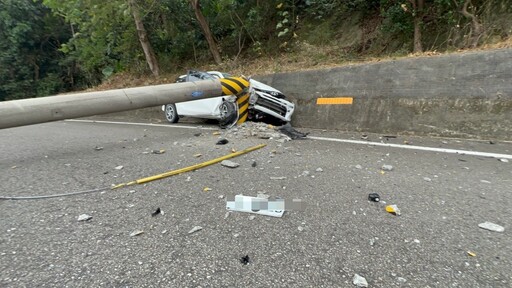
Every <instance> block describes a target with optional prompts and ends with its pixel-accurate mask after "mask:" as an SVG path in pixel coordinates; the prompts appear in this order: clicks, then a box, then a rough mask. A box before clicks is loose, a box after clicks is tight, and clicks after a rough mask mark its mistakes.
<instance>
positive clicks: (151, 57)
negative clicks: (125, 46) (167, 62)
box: [128, 0, 160, 77]
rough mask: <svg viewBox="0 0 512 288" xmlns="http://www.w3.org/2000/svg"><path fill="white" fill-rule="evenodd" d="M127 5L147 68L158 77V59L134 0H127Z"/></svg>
mask: <svg viewBox="0 0 512 288" xmlns="http://www.w3.org/2000/svg"><path fill="white" fill-rule="evenodd" d="M128 5H130V9H131V11H132V15H133V19H134V20H135V27H136V28H137V35H138V36H139V41H140V44H141V45H142V50H144V55H145V56H146V62H148V65H149V69H151V72H152V73H153V75H154V76H155V77H158V76H159V75H160V67H159V66H158V61H157V60H156V56H155V52H153V48H152V47H151V43H149V39H148V34H147V32H146V29H145V28H144V23H143V22H142V19H141V18H140V14H139V9H138V8H137V6H136V3H135V0H128Z"/></svg>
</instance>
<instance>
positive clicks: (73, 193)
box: [0, 187, 110, 200]
mask: <svg viewBox="0 0 512 288" xmlns="http://www.w3.org/2000/svg"><path fill="white" fill-rule="evenodd" d="M106 190H110V187H104V188H97V189H92V190H85V191H78V192H71V193H62V194H52V195H42V196H0V200H37V199H48V198H58V197H66V196H73V195H80V194H88V193H97V192H102V191H106Z"/></svg>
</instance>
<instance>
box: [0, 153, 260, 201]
mask: <svg viewBox="0 0 512 288" xmlns="http://www.w3.org/2000/svg"><path fill="white" fill-rule="evenodd" d="M265 146H267V145H266V144H259V145H256V146H253V147H250V148H247V149H244V150H241V151H238V152H234V153H231V154H228V155H225V156H222V157H219V158H215V159H212V160H209V161H206V162H203V163H199V164H196V165H192V166H188V167H185V168H181V169H178V170H171V171H168V172H165V173H162V174H158V175H154V176H149V177H145V178H142V179H137V180H135V181H131V182H127V183H121V184H118V185H115V186H112V187H104V188H97V189H92V190H85V191H78V192H71V193H62V194H53V195H42V196H0V200H39V199H49V198H58V197H66V196H74V195H81V194H89V193H97V192H103V191H107V190H114V189H119V188H123V187H126V186H131V185H135V184H144V183H148V182H151V181H155V180H160V179H163V178H167V177H170V176H173V175H178V174H182V173H185V172H190V171H193V170H197V169H201V168H204V167H207V166H210V165H213V164H215V163H219V162H221V161H223V160H227V159H230V158H234V157H237V156H240V155H242V154H246V153H249V152H251V151H254V150H258V149H261V148H263V147H265Z"/></svg>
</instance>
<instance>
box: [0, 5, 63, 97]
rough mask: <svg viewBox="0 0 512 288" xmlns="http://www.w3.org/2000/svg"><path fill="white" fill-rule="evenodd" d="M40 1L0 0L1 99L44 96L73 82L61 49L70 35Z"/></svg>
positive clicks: (57, 18) (60, 21)
mask: <svg viewBox="0 0 512 288" xmlns="http://www.w3.org/2000/svg"><path fill="white" fill-rule="evenodd" d="M63 27H64V25H63V21H62V19H60V18H59V17H54V16H53V15H52V14H51V12H50V10H49V9H47V8H46V7H44V6H43V5H42V3H41V1H32V0H0V101H3V100H11V99H20V98H28V97H36V96H45V95H49V94H54V93H56V92H58V91H61V90H62V89H63V88H65V87H69V85H72V84H71V83H69V82H67V79H66V73H63V70H65V69H62V68H64V67H62V66H61V63H60V62H59V61H60V60H62V59H63V55H62V53H61V52H59V51H58V48H59V46H60V44H61V43H63V42H65V41H66V40H67V38H68V37H69V32H68V31H67V30H66V29H64V28H63Z"/></svg>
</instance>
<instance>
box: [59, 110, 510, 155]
mask: <svg viewBox="0 0 512 288" xmlns="http://www.w3.org/2000/svg"><path fill="white" fill-rule="evenodd" d="M64 121H70V122H86V123H103V124H119V125H141V126H156V127H166V128H182V129H203V130H217V129H216V128H210V127H199V126H181V125H172V124H153V123H134V122H115V121H97V120H78V119H69V120H64ZM307 138H309V139H314V140H321V141H330V142H341V143H351V144H363V145H370V146H382V147H393V148H402V149H411V150H422V151H431V152H441V153H450V154H459V155H472V156H482V157H491V158H497V159H512V155H509V154H498V153H488V152H479V151H467V150H458V149H445V148H435V147H425V146H415V145H403V144H392V143H380V142H368V141H360V140H347V139H338V138H327V137H317V136H307Z"/></svg>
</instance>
